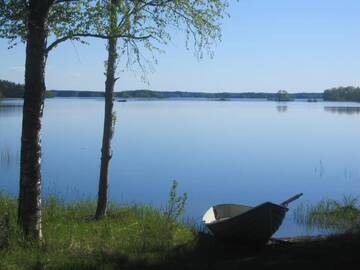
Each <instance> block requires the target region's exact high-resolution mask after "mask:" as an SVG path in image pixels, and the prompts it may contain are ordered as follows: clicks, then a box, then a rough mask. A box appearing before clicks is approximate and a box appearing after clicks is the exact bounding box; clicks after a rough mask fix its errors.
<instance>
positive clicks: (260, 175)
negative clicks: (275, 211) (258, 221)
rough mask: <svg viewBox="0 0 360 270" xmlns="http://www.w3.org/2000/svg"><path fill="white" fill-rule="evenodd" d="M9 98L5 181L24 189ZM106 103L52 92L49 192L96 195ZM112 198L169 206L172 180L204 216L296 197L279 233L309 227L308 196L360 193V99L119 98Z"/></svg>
mask: <svg viewBox="0 0 360 270" xmlns="http://www.w3.org/2000/svg"><path fill="white" fill-rule="evenodd" d="M10 104H20V101H17V100H7V101H5V102H3V103H2V106H0V189H3V190H5V191H6V192H8V193H11V194H15V195H16V194H17V191H18V180H19V152H20V133H21V114H22V108H21V107H16V106H9V105H10ZM103 107H104V102H103V100H101V99H48V100H46V104H45V112H44V120H43V131H42V145H43V161H42V174H43V192H44V194H51V193H55V194H57V195H61V196H63V197H64V198H66V199H67V200H74V199H79V198H89V197H90V198H95V196H96V193H97V186H98V174H99V167H100V166H99V165H100V148H101V136H102V124H103ZM115 110H116V113H117V122H116V128H115V136H114V138H113V152H114V153H113V159H112V160H111V165H110V198H111V200H113V201H118V202H135V203H150V204H152V205H154V206H164V205H165V204H166V201H167V198H168V191H169V188H170V186H171V182H172V180H174V179H176V180H177V181H178V182H179V192H187V193H188V195H189V200H188V202H187V206H186V214H187V216H189V217H192V218H194V219H196V220H197V221H198V222H200V220H201V216H202V214H203V213H204V212H205V211H206V210H207V208H208V207H210V206H211V205H214V204H220V203H242V204H248V205H256V204H258V203H261V202H264V201H274V202H281V201H283V200H285V199H287V198H288V197H290V196H292V195H294V194H296V193H300V192H303V193H304V196H303V197H302V198H301V199H300V200H299V201H297V202H294V203H293V204H291V205H290V211H289V212H288V214H287V217H286V220H285V222H284V223H283V225H282V227H281V228H280V230H279V231H278V233H277V236H289V235H300V234H308V233H309V232H307V231H306V230H305V229H304V228H302V227H300V226H298V225H296V224H294V222H293V209H295V208H296V206H297V205H298V204H299V203H308V202H317V201H319V200H320V199H323V198H335V199H341V198H342V196H343V195H354V196H357V195H359V191H360V170H359V168H360V166H359V165H360V151H359V138H360V124H359V123H360V106H359V104H356V103H335V102H331V103H328V102H318V103H307V102H300V101H297V102H289V103H276V102H269V101H246V100H242V101H206V100H201V101H191V100H182V101H180V100H156V101H129V102H126V103H120V102H117V103H115Z"/></svg>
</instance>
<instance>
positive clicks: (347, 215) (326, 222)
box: [294, 196, 360, 233]
mask: <svg viewBox="0 0 360 270" xmlns="http://www.w3.org/2000/svg"><path fill="white" fill-rule="evenodd" d="M294 219H295V222H296V223H298V224H301V225H304V226H305V227H306V228H307V229H308V230H309V231H313V230H318V231H321V232H324V233H348V232H358V231H359V229H360V207H359V199H358V198H356V197H353V196H344V198H343V199H342V200H341V201H337V200H333V199H324V200H321V201H320V202H319V203H317V204H311V205H304V204H302V205H300V206H299V207H298V208H297V209H296V210H295V213H294Z"/></svg>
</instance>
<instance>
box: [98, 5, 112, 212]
mask: <svg viewBox="0 0 360 270" xmlns="http://www.w3.org/2000/svg"><path fill="white" fill-rule="evenodd" d="M115 1H116V0H112V1H111V3H112V4H114V3H115ZM110 16H111V18H110V28H111V27H113V26H116V25H117V22H116V10H114V8H113V7H112V8H111V15H110ZM116 46H117V38H109V39H108V60H107V65H106V81H105V115H104V130H103V140H102V148H101V166H100V178H99V190H98V201H97V208H96V214H95V218H96V219H100V218H102V217H103V216H105V215H106V211H107V204H108V176H109V163H110V159H111V139H112V135H113V121H114V119H113V105H114V104H113V102H114V86H115V81H116V79H115V71H116V60H117V48H116Z"/></svg>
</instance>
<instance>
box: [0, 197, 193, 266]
mask: <svg viewBox="0 0 360 270" xmlns="http://www.w3.org/2000/svg"><path fill="white" fill-rule="evenodd" d="M43 205H44V207H43V234H44V240H43V243H42V244H41V245H37V244H34V243H29V242H26V241H24V239H23V235H22V233H21V231H20V230H19V227H18V226H17V224H16V220H17V216H16V210H17V200H16V199H15V198H12V197H10V196H7V195H5V194H0V258H1V259H0V269H98V268H97V267H98V266H99V265H101V267H103V268H101V269H118V267H119V266H120V265H129V264H148V263H157V262H162V261H165V260H166V259H167V255H168V252H169V251H170V250H172V249H174V248H175V247H178V246H181V245H183V244H185V243H191V242H192V241H193V240H194V239H195V233H194V231H193V230H192V228H190V227H189V226H187V225H184V224H181V223H178V222H176V221H175V220H173V219H171V218H169V215H168V213H164V212H163V211H161V210H158V209H155V208H153V207H150V206H146V205H118V204H110V205H109V211H108V216H107V217H105V218H103V219H101V220H94V219H93V215H94V213H95V209H96V205H95V203H94V202H93V201H81V202H77V203H69V204H68V203H65V202H64V201H61V200H59V199H57V198H55V197H50V198H48V199H47V200H46V201H45V202H44V204H43Z"/></svg>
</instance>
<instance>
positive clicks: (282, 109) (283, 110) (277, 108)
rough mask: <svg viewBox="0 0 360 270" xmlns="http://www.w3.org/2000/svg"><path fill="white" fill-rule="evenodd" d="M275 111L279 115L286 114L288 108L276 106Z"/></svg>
mask: <svg viewBox="0 0 360 270" xmlns="http://www.w3.org/2000/svg"><path fill="white" fill-rule="evenodd" d="M276 110H277V111H278V112H279V113H283V112H287V110H288V106H287V105H277V106H276Z"/></svg>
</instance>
